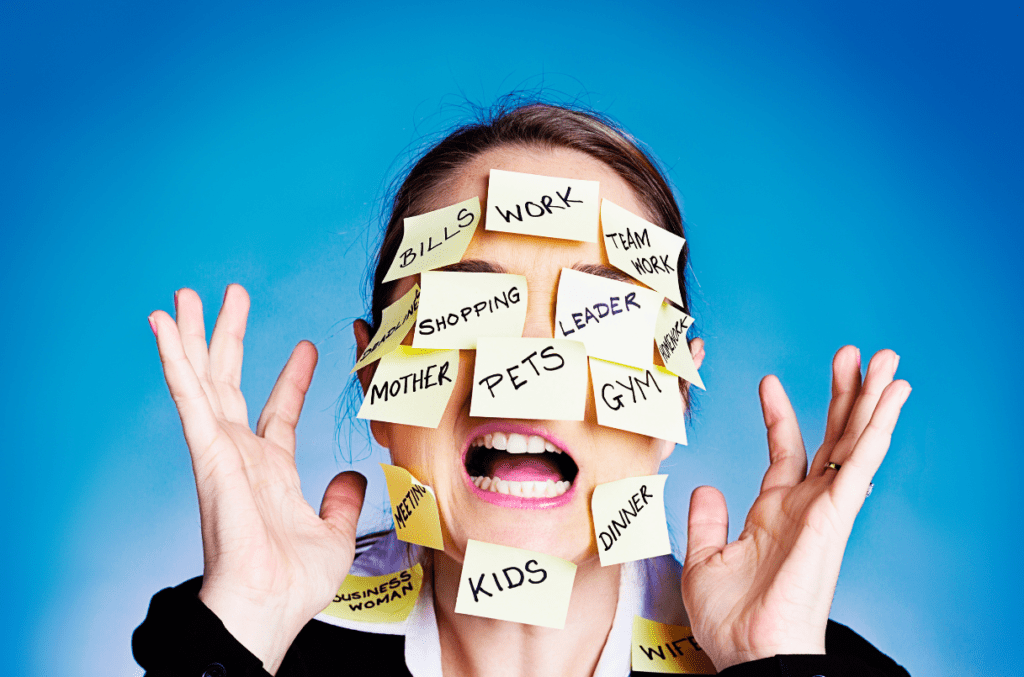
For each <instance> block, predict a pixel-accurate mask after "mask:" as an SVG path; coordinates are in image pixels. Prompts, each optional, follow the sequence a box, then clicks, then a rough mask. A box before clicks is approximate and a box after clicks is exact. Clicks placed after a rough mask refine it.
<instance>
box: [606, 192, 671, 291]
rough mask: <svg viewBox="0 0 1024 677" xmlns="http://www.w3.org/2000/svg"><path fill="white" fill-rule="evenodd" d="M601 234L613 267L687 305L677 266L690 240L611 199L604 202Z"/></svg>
mask: <svg viewBox="0 0 1024 677" xmlns="http://www.w3.org/2000/svg"><path fill="white" fill-rule="evenodd" d="M601 231H602V234H603V235H604V248H605V251H607V252H608V260H609V261H611V263H612V265H613V266H615V267H616V268H618V269H619V270H621V271H623V272H625V273H627V274H629V275H630V276H632V277H633V278H635V279H637V280H639V281H641V282H643V283H644V284H646V285H647V286H648V287H650V288H651V289H653V290H655V291H657V292H658V293H659V294H662V295H664V296H667V297H669V298H670V299H672V300H673V301H675V302H676V303H678V304H679V305H683V297H682V293H681V292H680V291H679V271H678V269H677V266H678V265H679V252H680V251H682V249H683V244H685V243H686V240H684V239H683V238H681V237H679V236H678V235H676V234H675V233H670V232H669V231H667V230H665V229H664V228H659V227H658V226H656V225H654V224H653V223H651V222H650V221H647V220H646V219H642V218H640V217H639V216H637V215H636V214H634V213H633V212H631V211H629V210H627V209H623V208H622V207H620V206H618V205H617V204H615V203H614V202H610V201H609V200H607V199H604V200H601Z"/></svg>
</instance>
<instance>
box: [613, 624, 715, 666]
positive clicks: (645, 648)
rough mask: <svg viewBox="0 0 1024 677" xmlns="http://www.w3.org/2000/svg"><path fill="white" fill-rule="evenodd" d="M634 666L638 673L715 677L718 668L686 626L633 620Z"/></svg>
mask: <svg viewBox="0 0 1024 677" xmlns="http://www.w3.org/2000/svg"><path fill="white" fill-rule="evenodd" d="M631 659H632V660H631V662H632V667H633V670H634V671H635V672H660V673H668V674H676V675H714V674H716V672H717V671H716V670H715V666H714V664H713V663H712V662H711V659H710V658H708V655H707V654H706V653H704V650H703V649H702V648H701V647H700V644H698V643H697V640H696V639H694V637H693V633H692V632H690V628H688V627H686V626H684V625H666V624H665V623H658V622H656V621H650V620H647V619H646V618H643V617H641V616H634V617H633V650H632V652H631Z"/></svg>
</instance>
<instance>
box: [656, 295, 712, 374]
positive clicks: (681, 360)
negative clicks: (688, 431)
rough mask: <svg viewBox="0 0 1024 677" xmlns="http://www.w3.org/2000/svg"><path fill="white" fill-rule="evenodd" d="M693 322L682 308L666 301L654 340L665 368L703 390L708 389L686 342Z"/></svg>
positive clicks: (660, 314) (659, 316) (659, 313)
mask: <svg viewBox="0 0 1024 677" xmlns="http://www.w3.org/2000/svg"><path fill="white" fill-rule="evenodd" d="M692 324H693V318H692V317H690V316H689V315H687V314H686V313H684V312H683V311H681V310H677V309H676V308H673V307H672V305H671V304H668V303H665V304H663V305H662V306H661V309H660V310H659V311H658V320H657V322H656V323H655V326H654V341H655V343H657V344H658V352H659V353H660V354H661V359H662V360H664V361H665V368H666V369H668V370H669V371H670V372H672V373H673V374H675V375H676V376H678V377H680V378H681V379H683V380H684V381H686V382H687V383H692V384H693V385H695V386H697V387H698V388H700V389H701V390H706V388H705V387H704V381H702V380H701V378H700V374H699V373H697V365H696V364H694V362H693V355H691V354H690V346H689V344H687V342H686V331H687V330H688V329H689V328H690V325H692Z"/></svg>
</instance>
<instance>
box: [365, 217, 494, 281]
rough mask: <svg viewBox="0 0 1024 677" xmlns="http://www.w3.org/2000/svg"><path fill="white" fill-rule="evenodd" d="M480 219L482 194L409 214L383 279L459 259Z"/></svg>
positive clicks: (446, 264)
mask: <svg viewBox="0 0 1024 677" xmlns="http://www.w3.org/2000/svg"><path fill="white" fill-rule="evenodd" d="M479 223H480V198H479V197H471V198H470V199H468V200H464V201H463V202H459V203H458V204H454V205H451V206H450V207H444V208H443V209H437V210H434V211H432V212H428V213H426V214H420V215H419V216H410V217H409V218H407V219H406V220H405V221H404V223H403V224H402V227H403V233H402V243H401V244H400V245H398V252H397V253H396V254H395V260H394V261H392V262H391V267H390V268H388V272H387V274H386V275H385V276H384V282H390V281H391V280H397V279H399V278H402V277H407V276H409V275H413V274H415V273H421V272H423V271H424V270H433V269H434V268H441V267H442V266H448V265H451V264H453V263H456V262H457V261H459V260H460V259H462V255H463V254H465V253H466V247H468V246H469V241H470V240H471V239H472V238H473V233H474V232H475V231H476V227H477V225H478V224H479Z"/></svg>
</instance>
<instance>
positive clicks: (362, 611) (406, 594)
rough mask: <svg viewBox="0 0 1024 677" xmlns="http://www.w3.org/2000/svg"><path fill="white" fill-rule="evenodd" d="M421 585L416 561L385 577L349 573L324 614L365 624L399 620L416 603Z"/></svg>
mask: <svg viewBox="0 0 1024 677" xmlns="http://www.w3.org/2000/svg"><path fill="white" fill-rule="evenodd" d="M422 588H423V567H421V566H420V565H419V564H417V565H416V566H414V567H412V568H410V569H403V570H402V571H396V572H395V573H393V574H386V575H384V576H353V575H352V574H349V575H348V576H346V577H345V581H344V582H343V583H342V584H341V588H339V589H338V594H336V595H335V596H334V601H333V602H331V603H330V604H329V605H328V606H327V608H326V609H324V611H323V613H325V614H327V615H329V616H334V617H335V618H344V619H346V620H350V621H362V622H364V623H400V622H402V621H404V620H405V619H406V618H408V617H409V614H410V613H411V612H412V610H413V607H415V606H416V600H417V599H418V598H419V596H420V590H421V589H422Z"/></svg>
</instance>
